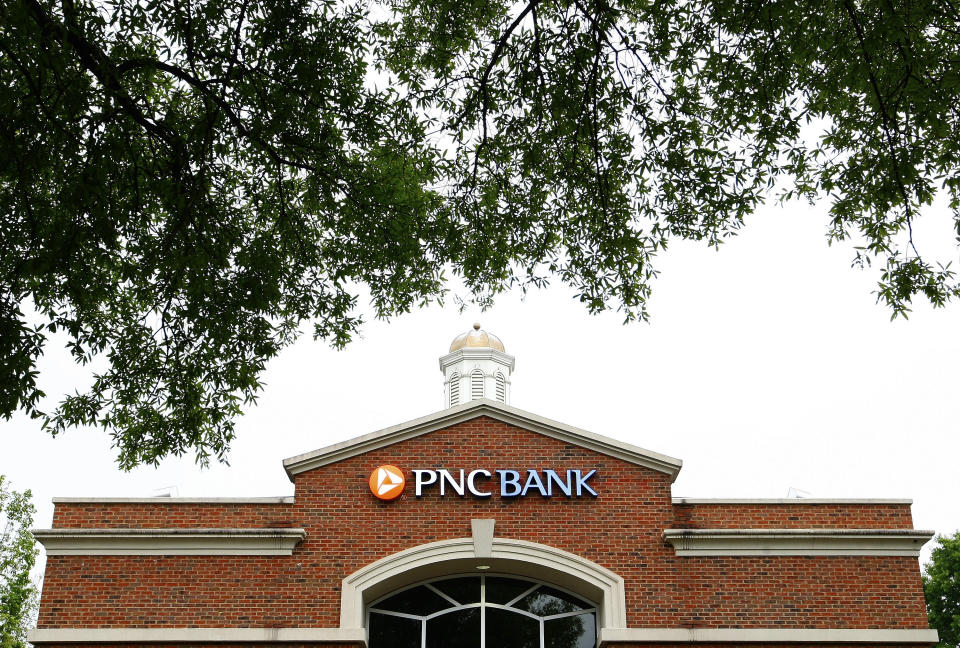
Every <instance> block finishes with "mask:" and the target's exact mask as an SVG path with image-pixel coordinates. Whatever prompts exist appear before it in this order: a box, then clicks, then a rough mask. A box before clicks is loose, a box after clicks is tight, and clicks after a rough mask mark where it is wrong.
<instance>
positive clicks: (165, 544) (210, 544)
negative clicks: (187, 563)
mask: <svg viewBox="0 0 960 648" xmlns="http://www.w3.org/2000/svg"><path fill="white" fill-rule="evenodd" d="M306 535H307V532H306V531H304V530H303V529H287V528H280V529H169V528H167V529H34V530H33V536H34V537H35V538H36V539H37V540H39V541H40V542H41V543H42V544H43V546H44V548H45V549H46V550H47V555H48V556H289V555H290V554H292V553H293V548H294V547H295V546H296V545H297V543H298V542H300V541H301V540H303V539H304V538H305V537H306Z"/></svg>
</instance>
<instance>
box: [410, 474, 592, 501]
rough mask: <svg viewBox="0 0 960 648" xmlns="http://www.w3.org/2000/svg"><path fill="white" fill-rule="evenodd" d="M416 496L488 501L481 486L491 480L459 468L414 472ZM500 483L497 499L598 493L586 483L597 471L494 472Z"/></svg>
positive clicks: (489, 476) (485, 492) (485, 475)
mask: <svg viewBox="0 0 960 648" xmlns="http://www.w3.org/2000/svg"><path fill="white" fill-rule="evenodd" d="M412 472H413V478H414V485H415V491H414V492H415V493H416V496H417V497H423V495H424V491H425V489H427V488H429V487H436V488H437V489H438V490H439V492H440V496H441V497H443V496H446V495H447V493H448V492H449V493H450V494H456V495H459V496H460V497H466V495H467V493H469V494H470V495H473V496H474V497H491V496H492V495H493V493H492V492H491V491H489V490H485V489H484V486H485V485H484V484H483V483H478V481H485V480H488V479H491V478H493V475H492V474H491V473H490V471H489V470H483V469H479V470H471V471H470V472H469V473H467V472H466V471H464V470H463V469H462V468H461V469H459V470H456V471H453V472H451V471H449V470H446V469H440V470H427V469H416V470H413V471H412ZM494 472H495V473H496V474H497V476H498V477H499V480H500V497H526V496H527V495H540V496H541V497H553V496H555V495H563V496H564V497H584V496H585V495H590V496H592V497H598V495H597V491H595V490H593V488H592V487H591V486H590V485H589V484H588V483H587V482H588V481H589V480H590V478H591V477H593V476H594V475H596V474H597V471H596V470H591V471H589V472H587V473H584V472H583V471H581V470H567V471H566V472H565V473H564V474H561V473H558V472H557V471H556V470H549V469H548V470H544V471H542V472H541V471H539V470H527V471H526V474H523V473H521V472H520V471H518V470H496V471H494Z"/></svg>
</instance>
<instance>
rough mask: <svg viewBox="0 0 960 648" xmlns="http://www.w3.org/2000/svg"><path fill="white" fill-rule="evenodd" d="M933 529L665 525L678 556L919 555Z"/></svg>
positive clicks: (664, 537)
mask: <svg viewBox="0 0 960 648" xmlns="http://www.w3.org/2000/svg"><path fill="white" fill-rule="evenodd" d="M932 537H933V531H917V530H914V529H667V530H665V531H664V532H663V539H664V541H665V542H667V543H669V544H671V545H673V548H674V551H675V552H676V555H678V556H914V557H916V556H919V555H920V548H921V547H922V546H923V545H924V543H926V542H927V541H928V540H930V538H932Z"/></svg>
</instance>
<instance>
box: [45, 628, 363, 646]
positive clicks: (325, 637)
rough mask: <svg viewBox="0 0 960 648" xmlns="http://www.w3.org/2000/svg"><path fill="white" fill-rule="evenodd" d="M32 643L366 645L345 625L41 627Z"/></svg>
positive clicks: (356, 631) (361, 633) (360, 635)
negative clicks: (283, 642) (318, 626)
mask: <svg viewBox="0 0 960 648" xmlns="http://www.w3.org/2000/svg"><path fill="white" fill-rule="evenodd" d="M27 640H28V641H29V642H30V643H35V644H36V643H141V642H158V641H160V642H163V643H180V642H184V643H186V642H191V643H192V642H197V643H200V642H204V643H208V642H209V643H212V642H217V643H247V642H251V643H253V642H256V643H260V642H274V641H278V642H279V641H287V642H293V641H296V642H319V643H353V644H359V645H363V646H366V645H367V638H366V634H365V633H364V632H363V630H350V629H343V628H37V629H34V630H30V631H29V632H28V633H27Z"/></svg>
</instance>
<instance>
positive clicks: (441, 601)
mask: <svg viewBox="0 0 960 648" xmlns="http://www.w3.org/2000/svg"><path fill="white" fill-rule="evenodd" d="M448 607H452V605H451V604H450V601H448V600H446V599H445V598H443V597H442V596H440V595H439V594H437V593H436V592H432V591H430V590H429V589H427V588H426V587H424V586H423V585H420V586H418V587H412V588H410V589H408V590H405V591H403V592H400V593H399V594H394V595H393V596H391V597H390V598H388V599H384V600H383V601H380V602H379V603H377V604H376V605H374V606H373V608H372V609H374V610H390V611H391V612H404V613H406V614H416V615H419V616H426V615H428V614H433V613H434V612H439V611H440V610H444V609H446V608H448Z"/></svg>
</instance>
